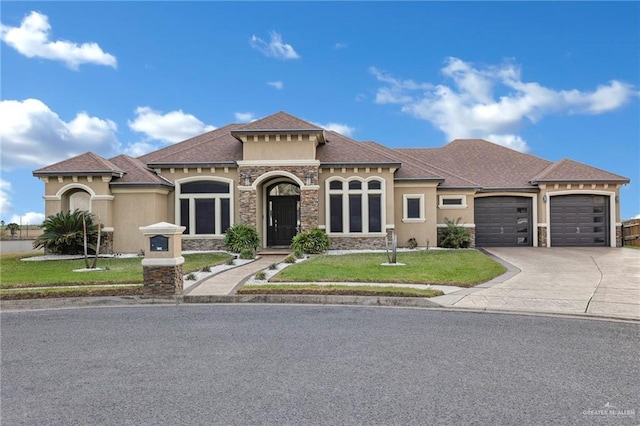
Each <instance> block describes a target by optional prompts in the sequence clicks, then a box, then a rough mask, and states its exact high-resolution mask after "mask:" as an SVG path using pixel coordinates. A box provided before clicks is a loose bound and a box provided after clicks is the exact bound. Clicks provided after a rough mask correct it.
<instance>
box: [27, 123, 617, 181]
mask: <svg viewBox="0 0 640 426" xmlns="http://www.w3.org/2000/svg"><path fill="white" fill-rule="evenodd" d="M301 130H303V131H305V130H306V131H310V132H322V134H323V135H324V139H323V140H324V141H325V143H324V144H320V145H318V147H317V149H316V159H317V160H319V161H320V163H321V164H322V165H335V166H343V167H344V166H346V167H348V166H349V165H352V166H355V165H385V166H393V167H398V169H397V171H396V174H395V177H396V179H398V180H432V181H441V183H440V186H441V187H443V188H447V187H449V188H482V189H484V190H491V189H525V190H526V189H529V190H535V188H536V184H537V183H538V182H615V183H627V182H629V179H628V178H625V177H623V176H619V175H616V174H613V173H609V172H607V171H604V170H600V169H597V168H595V167H591V166H588V165H586V164H582V163H579V162H577V161H573V160H569V159H564V160H561V161H558V162H556V163H553V162H551V161H548V160H545V159H542V158H538V157H535V156H533V155H530V154H523V153H521V152H517V151H514V150H512V149H509V148H505V147H503V146H500V145H497V144H494V143H491V142H488V141H485V140H481V139H457V140H454V141H452V142H450V143H449V144H447V145H445V146H443V147H439V148H404V149H392V148H388V147H385V146H383V145H380V144H377V143H375V142H358V141H355V140H353V139H351V138H349V137H347V136H344V135H341V134H339V133H337V132H334V131H330V130H323V129H322V128H320V127H318V126H316V125H314V124H311V123H308V122H306V121H304V120H301V119H299V118H296V117H294V116H292V115H289V114H287V113H285V112H282V111H281V112H278V113H276V114H273V115H270V116H267V117H265V118H262V119H260V120H257V121H254V122H252V123H248V124H229V125H227V126H224V127H221V128H219V129H215V130H212V131H210V132H207V133H204V134H202V135H199V136H196V137H193V138H190V139H187V140H185V141H183V142H180V143H176V144H173V145H170V146H167V147H166V148H162V149H159V150H157V151H155V152H151V153H149V154H146V155H143V156H141V157H138V158H137V159H136V158H131V157H128V156H126V155H119V156H117V157H114V158H112V159H111V160H105V159H104V158H102V157H100V156H98V155H96V154H94V153H91V152H87V153H84V154H82V155H78V156H76V157H73V158H69V159H67V160H64V161H61V162H58V163H55V164H52V165H50V166H46V167H43V168H41V169H38V170H35V171H34V172H33V174H34V176H52V175H111V176H114V177H115V178H116V179H114V180H113V182H112V183H113V184H116V185H118V184H122V185H124V184H143V185H171V183H170V182H168V181H166V180H165V179H164V178H162V177H161V176H158V175H157V174H156V173H155V172H154V171H153V170H152V168H154V167H173V166H177V167H180V166H195V165H203V166H209V165H211V166H212V167H214V166H215V165H225V166H227V165H235V164H236V162H237V161H240V160H242V155H243V154H242V142H241V141H239V140H238V139H236V138H235V137H234V135H233V134H234V132H240V133H242V132H251V131H258V132H259V131H301Z"/></svg>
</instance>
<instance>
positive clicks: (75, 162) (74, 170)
mask: <svg viewBox="0 0 640 426" xmlns="http://www.w3.org/2000/svg"><path fill="white" fill-rule="evenodd" d="M122 173H124V171H123V170H122V169H121V168H119V167H118V166H116V165H115V164H113V163H112V162H110V161H109V160H105V159H104V158H102V157H100V156H99V155H97V154H94V153H93V152H85V153H84V154H80V155H76V156H75V157H71V158H68V159H66V160H63V161H60V162H57V163H55V164H51V165H50V166H46V167H43V168H41V169H38V170H34V172H33V175H34V176H56V175H59V176H63V175H65V176H70V175H75V176H82V175H108V176H120V175H122Z"/></svg>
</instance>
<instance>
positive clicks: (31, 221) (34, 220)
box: [9, 212, 46, 232]
mask: <svg viewBox="0 0 640 426" xmlns="http://www.w3.org/2000/svg"><path fill="white" fill-rule="evenodd" d="M45 219H46V218H45V216H44V214H43V213H37V212H27V213H25V214H23V215H17V214H14V215H13V216H11V222H13V223H17V224H22V225H23V226H26V225H42V222H44V220H45ZM11 222H9V223H11ZM23 232H24V231H23Z"/></svg>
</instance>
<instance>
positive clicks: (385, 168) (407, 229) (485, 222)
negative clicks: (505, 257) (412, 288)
mask: <svg viewBox="0 0 640 426" xmlns="http://www.w3.org/2000/svg"><path fill="white" fill-rule="evenodd" d="M33 175H34V176H36V177H38V178H40V179H41V180H42V181H43V182H44V183H45V196H44V199H45V208H46V214H47V215H51V214H55V213H58V212H60V211H63V210H74V209H76V208H79V209H83V210H90V211H91V212H93V213H94V214H95V215H96V216H97V217H98V218H99V219H100V221H101V223H102V224H103V225H104V226H105V231H107V232H108V235H109V241H110V244H111V249H112V250H113V251H114V252H137V251H139V250H140V249H143V248H144V247H143V244H144V243H143V241H144V240H143V236H142V234H141V233H140V232H139V230H138V228H139V227H140V226H146V225H150V224H152V223H156V222H160V221H166V222H171V223H175V224H178V225H184V226H185V227H186V231H185V232H184V234H183V235H182V246H183V249H184V250H193V249H196V250H198V249H201V250H204V249H219V248H223V239H224V232H225V230H226V229H227V228H228V227H229V226H230V225H232V224H234V223H246V224H251V225H254V226H255V227H256V229H257V230H258V232H259V233H260V235H261V238H262V245H263V247H265V248H267V247H281V246H288V245H289V244H290V243H291V239H292V237H293V236H294V235H295V234H296V233H297V232H300V231H302V230H306V229H310V228H312V227H319V228H321V229H324V230H325V231H326V232H327V234H328V235H329V237H330V239H331V242H332V246H333V248H373V247H377V248H381V247H384V245H385V237H386V235H387V234H388V233H390V232H391V231H394V232H395V233H396V234H397V236H398V242H399V244H400V245H406V243H407V241H408V240H409V239H410V238H415V239H416V241H417V242H418V244H419V245H420V246H426V245H430V246H434V245H435V244H436V241H437V230H438V227H442V226H444V224H445V222H446V221H445V218H449V219H452V220H455V219H457V218H461V222H460V223H462V224H464V226H466V227H468V228H469V230H470V231H471V233H472V235H473V236H474V239H475V245H476V246H611V247H616V246H618V245H620V242H621V241H620V231H621V224H620V213H619V212H620V209H619V189H620V187H621V186H622V185H624V184H626V183H628V182H629V179H627V178H625V177H622V176H618V175H616V174H613V173H609V172H607V171H604V170H600V169H596V168H594V167H591V166H588V165H585V164H582V163H578V162H575V161H572V160H568V159H564V160H561V161H558V162H551V161H547V160H544V159H541V158H537V157H534V156H532V155H528V154H523V153H520V152H516V151H513V150H511V149H508V148H504V147H501V146H498V145H495V144H493V143H490V142H487V141H483V140H455V141H453V142H451V143H449V144H447V145H445V146H443V147H441V148H414V149H391V148H387V147H385V146H382V145H379V144H377V143H374V142H357V141H355V140H353V139H350V138H348V137H346V136H343V135H341V134H339V133H336V132H333V131H328V130H324V129H322V128H320V127H318V126H316V125H313V124H311V123H308V122H306V121H304V120H301V119H299V118H296V117H294V116H291V115H289V114H287V113H285V112H278V113H276V114H273V115H270V116H268V117H265V118H262V119H260V120H257V121H254V122H252V123H249V124H230V125H227V126H224V127H221V128H219V129H216V130H213V131H211V132H208V133H205V134H203V135H200V136H196V137H194V138H191V139H188V140H186V141H184V142H180V143H177V144H174V145H171V146H168V147H166V148H163V149H160V150H158V151H155V152H152V153H149V154H147V155H144V156H142V157H139V158H132V157H129V156H126V155H119V156H117V157H114V158H111V159H104V158H101V157H100V156H98V155H96V154H94V153H90V152H88V153H85V154H82V155H79V156H77V157H73V158H70V159H68V160H65V161H62V162H59V163H56V164H52V165H50V166H47V167H44V168H41V169H38V170H36V171H34V172H33Z"/></svg>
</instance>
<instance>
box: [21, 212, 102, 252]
mask: <svg viewBox="0 0 640 426" xmlns="http://www.w3.org/2000/svg"><path fill="white" fill-rule="evenodd" d="M83 217H84V218H85V221H86V228H87V246H88V248H89V249H90V250H91V251H92V252H95V250H96V243H97V240H98V227H97V226H96V224H95V220H94V217H93V214H91V213H90V212H87V211H83V210H75V211H73V212H61V213H58V214H55V215H51V216H49V217H48V218H46V219H45V221H44V223H43V224H42V228H43V230H44V232H43V233H42V235H40V236H39V237H38V238H36V240H35V241H34V242H33V248H36V249H39V248H44V249H45V251H46V252H49V253H55V254H82V253H83V252H84V232H83V224H82V220H83Z"/></svg>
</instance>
